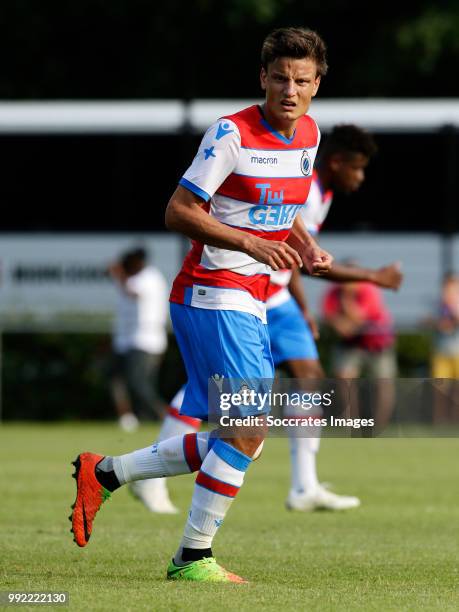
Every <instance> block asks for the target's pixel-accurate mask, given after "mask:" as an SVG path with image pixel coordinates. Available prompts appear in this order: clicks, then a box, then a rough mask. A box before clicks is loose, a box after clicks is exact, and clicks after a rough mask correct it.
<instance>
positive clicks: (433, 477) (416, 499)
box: [0, 424, 459, 612]
mask: <svg viewBox="0 0 459 612" xmlns="http://www.w3.org/2000/svg"><path fill="white" fill-rule="evenodd" d="M154 434H155V431H154V430H153V428H150V427H145V428H143V429H142V430H141V431H140V432H138V433H136V434H124V433H121V432H120V430H118V429H117V428H116V426H115V425H106V424H103V425H100V424H66V425H61V424H59V425H3V426H0V474H1V476H0V590H6V589H10V590H24V591H39V590H45V589H46V590H53V591H60V590H66V591H69V592H70V608H71V609H75V610H91V611H92V610H135V611H137V610H149V611H151V610H154V611H156V610H180V611H181V610H193V611H195V612H199V611H200V610H238V611H240V610H251V611H252V610H255V609H257V610H282V612H283V611H285V610H321V611H322V610H365V611H366V610H381V611H386V610H420V609H421V610H440V609H441V610H448V609H449V610H457V609H458V608H459V488H458V483H459V460H458V459H459V440H458V439H426V438H425V439H376V440H371V439H362V440H360V439H326V440H324V441H323V443H322V451H321V453H320V456H319V468H320V476H321V479H322V480H324V481H328V482H332V483H333V484H334V485H335V487H336V490H337V491H338V492H343V493H348V494H355V495H358V496H359V497H361V499H362V501H363V504H362V507H361V508H359V509H358V510H352V511H350V512H348V513H341V514H331V513H315V514H292V513H289V512H287V511H286V510H285V509H284V499H285V496H286V492H287V488H288V471H289V470H288V449H287V441H286V440H284V439H272V440H269V441H268V442H267V444H266V445H265V451H264V453H263V456H262V459H261V460H260V461H258V462H257V463H255V464H254V465H253V466H252V467H251V468H250V470H249V472H248V474H247V477H246V481H245V484H244V487H243V488H242V490H241V493H240V494H239V496H238V499H237V500H236V502H235V503H234V505H233V507H232V508H231V510H230V513H229V515H228V517H227V519H226V521H225V525H224V527H222V529H221V531H220V533H219V535H218V536H217V538H216V541H215V545H214V552H215V554H216V556H217V558H218V560H219V561H220V562H221V563H222V564H223V565H225V566H226V567H227V568H228V569H231V570H232V571H234V572H236V573H239V574H241V575H242V576H244V577H246V578H248V579H249V580H250V584H249V585H239V586H237V585H217V586H215V585H212V586H202V585H199V584H184V583H179V584H177V583H169V582H166V580H165V579H164V576H165V570H166V565H167V562H168V559H169V558H170V556H171V555H172V554H173V552H174V551H175V548H176V545H177V543H178V540H179V538H180V536H181V532H182V528H183V523H184V520H185V516H186V510H187V508H188V504H189V500H190V495H191V490H192V484H193V479H192V477H191V476H182V477H179V478H176V479H173V480H172V481H171V482H170V488H171V492H172V496H173V499H174V501H176V502H177V504H178V505H179V506H180V507H181V508H182V509H183V513H182V514H181V515H179V516H172V517H170V516H166V517H161V516H157V515H152V514H149V513H148V512H147V511H146V510H145V508H144V507H143V506H142V505H140V504H139V502H137V501H135V500H133V499H132V498H131V497H130V495H129V493H128V492H127V491H126V490H121V491H117V492H116V493H115V494H114V495H113V498H112V500H111V501H109V502H107V503H106V504H105V505H104V507H103V509H102V510H101V512H100V513H99V515H98V517H97V519H96V522H95V527H94V532H93V536H92V539H91V542H90V544H89V545H88V547H87V548H86V549H79V548H77V546H76V545H75V544H74V543H73V541H72V534H71V533H70V532H69V529H70V523H69V522H68V520H67V516H68V514H69V513H70V504H71V503H72V502H73V500H74V487H75V484H74V480H73V479H72V478H70V474H71V472H72V466H71V465H70V461H71V460H73V459H74V458H75V456H76V455H77V453H78V452H79V451H83V450H93V451H98V452H102V453H109V454H117V453H121V452H127V451H129V450H132V449H134V448H138V447H141V446H146V445H147V444H148V443H150V442H151V441H152V440H153V439H154Z"/></svg>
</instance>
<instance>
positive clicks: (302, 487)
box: [289, 432, 320, 493]
mask: <svg viewBox="0 0 459 612" xmlns="http://www.w3.org/2000/svg"><path fill="white" fill-rule="evenodd" d="M316 434H317V432H316ZM289 441H290V461H291V470H292V484H291V488H292V490H293V491H294V492H295V493H310V492H311V491H314V489H316V488H317V487H318V486H319V479H318V477H317V468H316V455H317V452H318V450H319V447H320V438H319V437H316V438H300V437H295V436H290V438H289Z"/></svg>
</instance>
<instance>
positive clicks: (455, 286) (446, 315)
mask: <svg viewBox="0 0 459 612" xmlns="http://www.w3.org/2000/svg"><path fill="white" fill-rule="evenodd" d="M432 324H433V327H434V329H435V331H436V335H435V344H434V353H433V356H432V378H437V379H438V378H440V379H448V380H444V381H443V383H444V384H442V385H441V388H439V389H438V392H437V393H435V401H434V413H433V421H434V423H436V424H441V423H445V422H451V421H454V422H457V421H458V420H459V411H458V409H457V402H456V401H455V400H456V398H457V395H458V387H459V385H458V384H457V383H455V382H454V381H455V380H458V379H459V276H458V275H457V274H454V273H452V272H449V273H448V274H446V275H445V277H444V279H443V284H442V290H441V298H440V304H439V308H438V313H437V317H436V318H435V319H434V320H433V321H432Z"/></svg>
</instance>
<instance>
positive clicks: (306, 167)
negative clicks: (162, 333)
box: [170, 105, 320, 322]
mask: <svg viewBox="0 0 459 612" xmlns="http://www.w3.org/2000/svg"><path fill="white" fill-rule="evenodd" d="M319 139H320V133H319V130H318V127H317V125H316V123H315V121H314V120H313V119H312V118H311V117H309V116H307V115H305V116H304V117H302V118H301V119H300V120H299V121H298V124H297V126H296V130H295V133H294V134H293V136H292V137H291V138H290V139H287V138H285V137H284V136H282V135H281V134H279V133H278V132H276V131H274V130H273V129H272V128H271V127H270V126H269V124H268V123H267V122H266V121H265V119H264V117H263V114H262V111H261V108H260V107H259V106H256V105H255V106H251V107H249V108H247V109H245V110H243V111H240V112H238V113H236V114H234V115H230V116H228V117H223V118H222V119H219V120H218V121H217V122H216V123H215V124H214V125H212V126H211V127H210V128H209V129H208V130H207V132H206V134H205V135H204V138H203V140H202V142H201V145H200V147H199V150H198V153H197V155H196V157H195V158H194V160H193V162H192V164H191V166H190V167H189V168H188V170H187V171H186V172H185V174H184V175H183V177H182V179H181V180H180V184H181V185H182V186H184V187H186V188H187V189H189V190H190V191H192V192H193V193H196V194H197V195H199V196H200V197H201V198H202V199H203V200H204V201H205V202H206V204H205V206H204V210H206V212H207V213H208V214H209V215H211V216H213V217H215V218H216V219H218V221H220V222H221V223H224V224H225V225H228V226H231V227H235V228H237V229H240V230H242V231H244V232H248V233H251V234H253V235H255V236H258V237H261V238H263V239H266V240H286V238H287V237H288V235H289V233H290V229H291V227H292V225H293V222H294V220H295V217H296V215H297V213H298V212H299V211H300V210H301V208H302V207H303V203H304V202H305V200H306V198H307V196H308V193H309V188H310V184H311V179H312V167H313V163H314V160H315V157H316V153H317V148H318V145H319ZM270 271H271V269H270V268H269V266H267V265H265V264H262V263H260V262H258V261H256V260H255V259H253V258H252V257H249V256H248V255H246V254H245V253H242V252H239V251H230V250H226V249H221V248H218V247H212V246H209V245H204V244H202V243H200V242H197V241H193V244H192V248H191V251H190V252H189V253H188V255H187V256H186V258H185V261H184V263H183V266H182V269H181V271H180V273H179V274H178V276H177V278H176V279H175V281H174V284H173V287H172V293H171V298H170V299H171V301H172V302H178V303H181V304H188V305H191V306H195V307H198V308H207V309H212V310H239V311H242V312H248V313H251V314H254V315H256V316H257V317H259V318H260V319H261V320H262V321H263V322H265V321H266V312H265V311H266V307H265V302H266V298H267V291H268V285H269V280H270Z"/></svg>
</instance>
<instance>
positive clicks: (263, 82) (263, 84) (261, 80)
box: [260, 66, 268, 91]
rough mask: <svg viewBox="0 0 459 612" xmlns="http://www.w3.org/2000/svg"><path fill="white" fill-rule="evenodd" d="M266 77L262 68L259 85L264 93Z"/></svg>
mask: <svg viewBox="0 0 459 612" xmlns="http://www.w3.org/2000/svg"><path fill="white" fill-rule="evenodd" d="M267 76H268V75H267V72H266V70H265V69H264V68H263V66H262V67H261V70H260V85H261V88H262V90H263V91H266V77H267Z"/></svg>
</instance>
